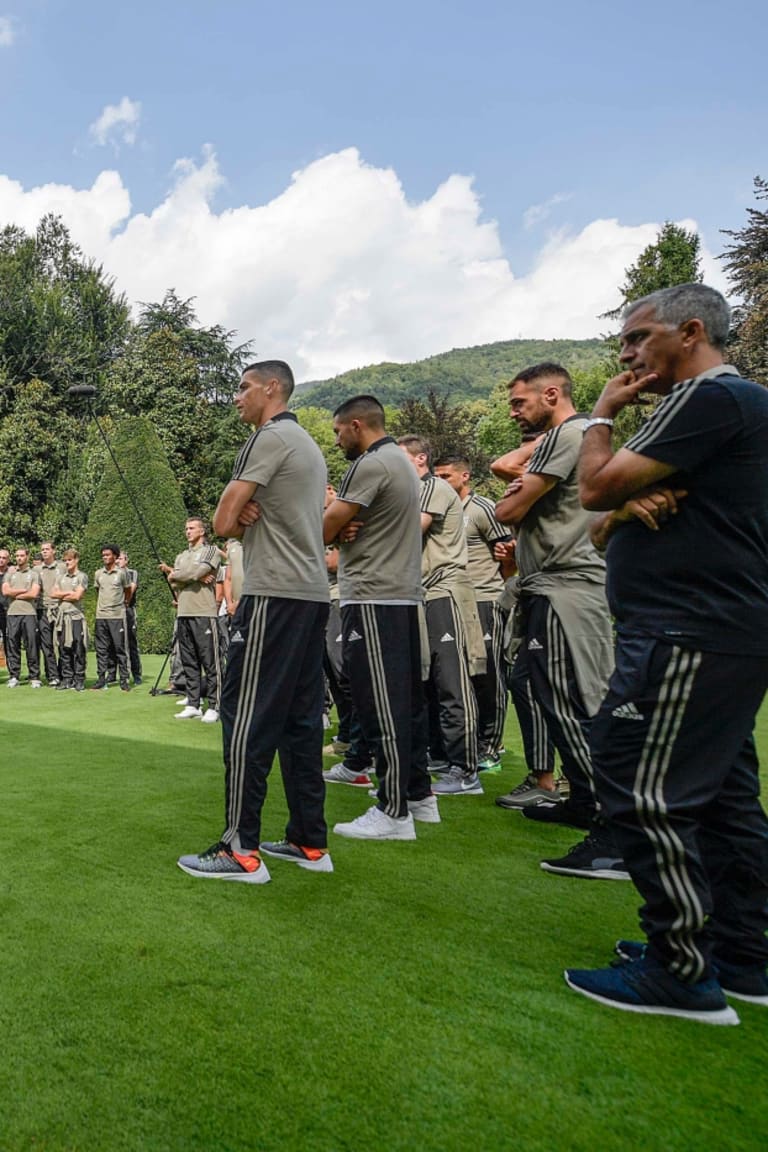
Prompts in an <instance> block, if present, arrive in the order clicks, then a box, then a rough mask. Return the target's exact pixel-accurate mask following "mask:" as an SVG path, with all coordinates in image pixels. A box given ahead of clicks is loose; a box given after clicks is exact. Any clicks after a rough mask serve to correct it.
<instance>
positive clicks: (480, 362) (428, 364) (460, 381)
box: [296, 340, 606, 409]
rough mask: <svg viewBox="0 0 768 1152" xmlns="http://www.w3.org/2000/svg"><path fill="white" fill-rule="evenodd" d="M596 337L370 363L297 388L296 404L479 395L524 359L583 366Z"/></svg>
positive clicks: (594, 355) (592, 360) (595, 356)
mask: <svg viewBox="0 0 768 1152" xmlns="http://www.w3.org/2000/svg"><path fill="white" fill-rule="evenodd" d="M605 356H606V347H605V342H604V341H602V340H502V341H499V342H498V343H496V344H479V345H477V346H476V347H474V348H454V349H453V351H452V352H442V353H440V355H438V356H430V357H429V358H428V359H427V360H417V361H416V362H415V363H412V364H386V363H385V364H372V365H370V366H369V367H367V368H355V369H353V371H351V372H344V373H342V374H341V375H339V376H334V377H333V378H332V379H330V380H314V381H310V382H308V383H304V384H301V385H300V386H299V388H297V400H296V405H297V407H315V408H330V409H333V408H334V407H335V406H336V405H337V404H339V403H341V401H342V400H344V399H346V398H347V397H348V396H355V395H356V394H358V393H361V392H372V393H373V394H374V395H376V396H378V398H379V399H380V400H381V402H382V403H383V404H389V405H393V406H398V405H400V404H402V402H403V401H404V400H408V399H423V398H424V397H425V396H426V395H427V393H428V392H429V391H430V390H432V391H434V392H436V393H437V394H438V395H440V396H446V397H448V398H449V399H450V400H451V402H452V403H459V402H462V401H468V400H485V399H487V398H488V396H489V395H490V393H491V391H492V390H493V388H494V387H495V385H497V384H500V383H504V382H505V381H507V380H509V379H510V378H511V377H512V376H513V375H514V373H515V372H517V371H519V370H520V369H521V368H524V367H525V366H526V365H528V364H537V363H540V362H541V361H542V360H554V361H556V362H557V363H560V364H563V365H565V367H567V368H568V369H569V370H570V371H576V372H580V371H581V372H587V371H589V370H590V369H592V368H594V367H595V366H596V365H598V364H599V363H600V362H601V360H603V359H605Z"/></svg>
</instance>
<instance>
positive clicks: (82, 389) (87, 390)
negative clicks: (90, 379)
mask: <svg viewBox="0 0 768 1152" xmlns="http://www.w3.org/2000/svg"><path fill="white" fill-rule="evenodd" d="M95 395H96V389H95V388H94V386H93V384H73V385H72V387H71V388H67V396H86V397H92V396H95Z"/></svg>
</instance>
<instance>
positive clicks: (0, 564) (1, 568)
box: [0, 548, 11, 652]
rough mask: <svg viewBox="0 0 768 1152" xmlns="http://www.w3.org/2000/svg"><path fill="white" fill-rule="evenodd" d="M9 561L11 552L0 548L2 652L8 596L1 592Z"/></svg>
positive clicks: (4, 648) (5, 648) (0, 635)
mask: <svg viewBox="0 0 768 1152" xmlns="http://www.w3.org/2000/svg"><path fill="white" fill-rule="evenodd" d="M10 563H11V554H10V552H9V551H8V549H7V548H0V641H1V642H2V645H3V652H6V651H7V647H8V645H7V642H6V631H7V623H6V622H7V619H8V597H7V596H5V595H4V594H3V584H4V583H5V581H6V580H7V579H8V569H9V567H10Z"/></svg>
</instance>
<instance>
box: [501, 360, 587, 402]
mask: <svg viewBox="0 0 768 1152" xmlns="http://www.w3.org/2000/svg"><path fill="white" fill-rule="evenodd" d="M548 376H555V377H557V379H558V380H562V382H563V396H570V395H571V389H572V388H573V380H571V377H570V376H569V375H568V372H567V371H566V369H565V368H563V366H562V364H555V362H554V360H543V361H542V362H541V364H532V365H531V367H530V368H523V370H522V372H518V373H517V374H516V375H515V376H513V377H512V379H511V380H510V382H509V384H508V385H507V387H508V388H511V387H512V386H513V385H514V384H518V383H519V384H536V383H537V382H538V381H539V380H545V379H546V378H547V377H548Z"/></svg>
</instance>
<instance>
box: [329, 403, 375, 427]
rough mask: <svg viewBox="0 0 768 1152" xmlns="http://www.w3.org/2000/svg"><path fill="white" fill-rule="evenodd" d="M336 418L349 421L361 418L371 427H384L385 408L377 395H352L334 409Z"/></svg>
mask: <svg viewBox="0 0 768 1152" xmlns="http://www.w3.org/2000/svg"><path fill="white" fill-rule="evenodd" d="M333 415H334V418H337V417H338V419H339V420H343V421H345V422H348V421H349V420H361V421H362V423H363V424H367V425H368V427H369V428H383V427H384V408H383V406H382V404H381V401H380V400H377V399H376V397H375V396H350V398H349V400H342V402H341V404H339V406H338V408H335V409H334V412H333Z"/></svg>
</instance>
